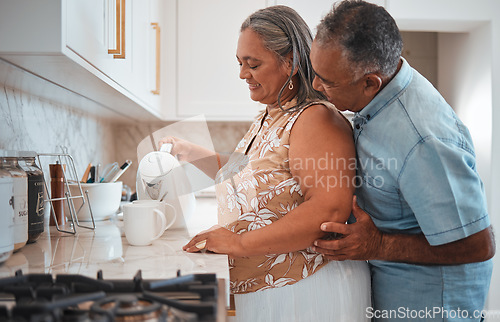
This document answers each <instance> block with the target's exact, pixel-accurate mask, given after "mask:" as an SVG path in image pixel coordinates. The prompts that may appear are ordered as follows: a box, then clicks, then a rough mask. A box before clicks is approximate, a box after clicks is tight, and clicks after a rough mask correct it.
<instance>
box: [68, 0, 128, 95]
mask: <svg viewBox="0 0 500 322" xmlns="http://www.w3.org/2000/svg"><path fill="white" fill-rule="evenodd" d="M132 9H133V1H132V0H84V1H82V0H78V1H77V0H72V1H66V39H65V40H66V47H67V48H68V49H69V50H71V51H73V52H74V53H76V54H77V55H78V56H80V57H81V58H83V59H84V60H86V61H87V62H89V63H90V64H91V65H92V66H94V67H95V68H97V69H98V70H99V71H101V72H102V73H104V74H105V75H106V76H108V77H109V78H111V79H113V80H114V81H116V82H117V83H119V84H120V85H121V86H123V87H126V88H129V87H130V86H133V73H134V70H133V67H134V66H133V64H132V61H133V56H134V50H132V48H133V40H134V39H133V32H132V27H133V23H134V21H133V19H132V17H133V10H132Z"/></svg>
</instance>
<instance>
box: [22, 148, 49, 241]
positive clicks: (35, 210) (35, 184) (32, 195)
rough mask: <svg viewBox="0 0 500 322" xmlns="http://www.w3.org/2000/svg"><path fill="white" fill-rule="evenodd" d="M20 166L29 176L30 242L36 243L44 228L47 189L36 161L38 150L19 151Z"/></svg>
mask: <svg viewBox="0 0 500 322" xmlns="http://www.w3.org/2000/svg"><path fill="white" fill-rule="evenodd" d="M18 155H19V166H20V167H21V168H22V169H23V170H24V171H25V172H26V175H27V176H28V243H34V242H35V241H37V239H38V238H39V237H40V235H41V234H42V233H43V230H44V208H45V207H44V205H45V189H44V181H43V171H42V170H41V169H40V168H39V167H38V166H37V164H36V162H35V158H36V155H37V154H36V152H34V151H19V153H18Z"/></svg>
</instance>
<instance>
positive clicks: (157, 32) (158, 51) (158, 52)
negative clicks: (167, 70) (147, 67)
mask: <svg viewBox="0 0 500 322" xmlns="http://www.w3.org/2000/svg"><path fill="white" fill-rule="evenodd" d="M151 26H153V29H155V30H156V89H154V90H152V91H151V93H153V94H154V95H160V60H161V56H160V45H161V37H160V26H159V25H158V23H157V22H152V23H151Z"/></svg>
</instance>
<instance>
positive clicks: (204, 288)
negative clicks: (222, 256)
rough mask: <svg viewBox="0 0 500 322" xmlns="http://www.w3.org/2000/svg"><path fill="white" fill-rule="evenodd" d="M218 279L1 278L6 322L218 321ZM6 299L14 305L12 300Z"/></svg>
mask: <svg viewBox="0 0 500 322" xmlns="http://www.w3.org/2000/svg"><path fill="white" fill-rule="evenodd" d="M217 287H218V284H217V279H216V277H215V274H193V275H186V276H180V274H179V273H178V277H176V278H172V279H165V280H144V279H142V274H141V271H138V272H137V274H136V275H135V276H134V277H133V279H131V280H104V279H103V274H102V271H99V272H98V274H97V278H96V279H92V278H89V277H86V276H82V275H70V274H64V275H62V274H60V275H57V276H56V277H55V278H53V277H52V275H50V274H27V275H23V274H22V272H21V271H17V272H16V274H15V276H14V277H7V278H0V301H2V302H6V303H8V304H9V303H10V306H9V305H7V306H1V305H0V321H19V320H22V321H33V322H38V321H43V322H52V321H79V322H80V321H81V322H84V321H85V322H87V321H215V319H216V313H217V294H218V291H217ZM6 299H7V300H8V301H10V302H8V301H6Z"/></svg>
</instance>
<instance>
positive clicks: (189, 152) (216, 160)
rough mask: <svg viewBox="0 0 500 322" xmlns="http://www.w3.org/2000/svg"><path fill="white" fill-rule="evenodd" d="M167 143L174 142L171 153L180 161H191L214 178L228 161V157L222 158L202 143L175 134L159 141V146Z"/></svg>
mask: <svg viewBox="0 0 500 322" xmlns="http://www.w3.org/2000/svg"><path fill="white" fill-rule="evenodd" d="M165 143H170V144H172V150H171V151H170V154H172V155H173V156H176V157H177V159H178V160H179V161H184V162H189V163H191V164H192V165H194V166H195V167H197V168H198V169H200V170H201V171H203V172H204V173H205V174H206V175H207V176H209V177H210V178H212V179H214V178H215V175H216V174H217V171H219V169H220V167H221V166H222V165H224V164H225V163H226V162H227V159H228V158H226V157H224V158H223V159H222V160H221V157H220V155H219V154H218V153H215V152H214V151H211V150H209V149H207V148H205V147H203V146H201V145H198V144H194V143H191V142H189V141H186V140H183V139H179V138H177V137H174V136H167V137H164V138H163V139H161V140H160V141H159V142H158V146H159V148H161V146H162V145H163V144H165Z"/></svg>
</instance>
